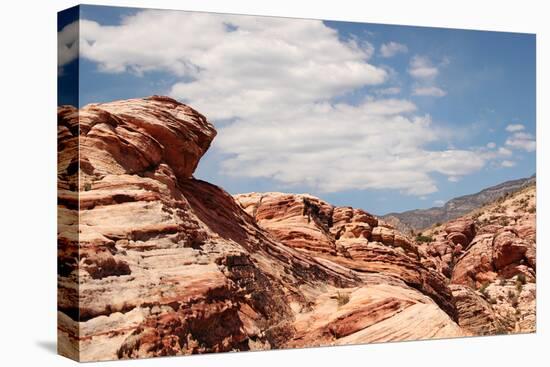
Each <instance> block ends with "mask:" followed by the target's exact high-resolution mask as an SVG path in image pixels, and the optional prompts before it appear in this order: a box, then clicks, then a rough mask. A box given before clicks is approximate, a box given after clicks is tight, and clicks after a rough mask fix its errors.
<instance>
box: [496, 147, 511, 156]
mask: <svg viewBox="0 0 550 367" xmlns="http://www.w3.org/2000/svg"><path fill="white" fill-rule="evenodd" d="M498 154H499V155H501V156H503V157H509V156H511V155H512V151H511V150H510V149H507V148H504V147H499V148H498Z"/></svg>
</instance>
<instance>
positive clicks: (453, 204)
mask: <svg viewBox="0 0 550 367" xmlns="http://www.w3.org/2000/svg"><path fill="white" fill-rule="evenodd" d="M534 182H535V176H531V177H527V178H521V179H518V180H511V181H506V182H503V183H501V184H498V185H495V186H491V187H488V188H486V189H483V190H481V191H480V192H478V193H475V194H471V195H465V196H460V197H457V198H454V199H451V200H449V201H447V202H446V203H445V204H444V205H443V206H441V207H434V208H429V209H415V210H409V211H406V212H402V213H389V214H386V215H384V216H382V218H383V219H384V220H385V221H387V222H389V223H391V224H392V225H393V226H394V227H396V228H397V229H399V230H400V231H402V232H403V233H409V232H410V231H416V230H422V229H425V228H427V227H430V226H432V225H434V224H436V223H444V222H447V221H450V220H453V219H455V218H458V217H460V216H463V215H466V214H468V213H469V212H471V211H473V210H475V209H478V208H480V207H482V206H483V205H485V204H489V203H491V202H493V201H495V200H498V199H500V198H502V197H504V196H505V195H507V194H511V193H514V192H516V191H518V190H521V189H522V188H524V187H527V186H529V185H532V184H533V183H534Z"/></svg>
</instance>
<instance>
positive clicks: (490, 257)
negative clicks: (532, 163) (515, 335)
mask: <svg viewBox="0 0 550 367" xmlns="http://www.w3.org/2000/svg"><path fill="white" fill-rule="evenodd" d="M535 212H536V192H535V185H534V184H531V185H528V186H526V187H524V188H523V189H521V190H520V191H517V192H515V193H512V194H508V195H506V196H504V197H502V198H501V199H499V200H497V201H496V202H494V203H491V204H489V205H486V206H484V207H482V208H480V209H478V210H475V211H473V212H472V213H470V214H468V215H467V216H464V217H461V218H458V219H456V220H454V221H452V222H449V223H446V224H443V225H441V226H437V227H433V228H431V229H429V230H427V231H424V232H423V235H424V236H425V237H427V238H430V239H431V242H429V243H423V244H421V245H420V247H419V252H420V254H421V257H422V260H421V261H422V262H423V263H424V264H425V265H426V266H428V267H432V268H434V269H436V270H438V271H440V272H441V273H443V274H444V275H446V276H447V277H448V278H449V281H450V282H451V283H452V285H451V290H452V292H453V296H454V298H455V304H456V307H457V310H458V314H459V324H460V325H461V326H463V327H465V328H466V329H468V330H470V331H471V332H473V333H474V334H484V335H485V334H495V333H510V332H534V331H535V329H536V325H535V311H536V309H535V307H536V302H535V293H536V292H535V289H536V286H535V282H536V236H535V232H536V230H535V228H536V214H535Z"/></svg>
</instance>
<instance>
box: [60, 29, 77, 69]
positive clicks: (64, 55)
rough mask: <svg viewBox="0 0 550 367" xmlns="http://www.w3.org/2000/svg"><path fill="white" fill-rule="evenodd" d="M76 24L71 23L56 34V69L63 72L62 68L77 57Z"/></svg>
mask: <svg viewBox="0 0 550 367" xmlns="http://www.w3.org/2000/svg"><path fill="white" fill-rule="evenodd" d="M77 40H78V23H77V22H73V23H71V24H68V25H66V26H65V27H63V29H62V30H61V31H59V32H58V33H57V69H58V73H62V72H63V66H65V65H67V64H68V63H70V62H71V61H73V60H75V59H76V58H77V57H78V42H77Z"/></svg>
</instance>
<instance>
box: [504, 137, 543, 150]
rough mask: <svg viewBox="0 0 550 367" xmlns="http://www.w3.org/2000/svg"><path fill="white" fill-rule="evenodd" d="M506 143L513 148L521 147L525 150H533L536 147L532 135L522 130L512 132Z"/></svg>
mask: <svg viewBox="0 0 550 367" xmlns="http://www.w3.org/2000/svg"><path fill="white" fill-rule="evenodd" d="M506 145H507V146H509V147H511V148H513V149H521V150H525V151H527V152H534V151H535V149H536V148H537V144H536V142H535V138H534V137H533V135H531V134H529V133H524V132H519V133H514V134H512V136H511V137H509V138H508V139H506Z"/></svg>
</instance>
